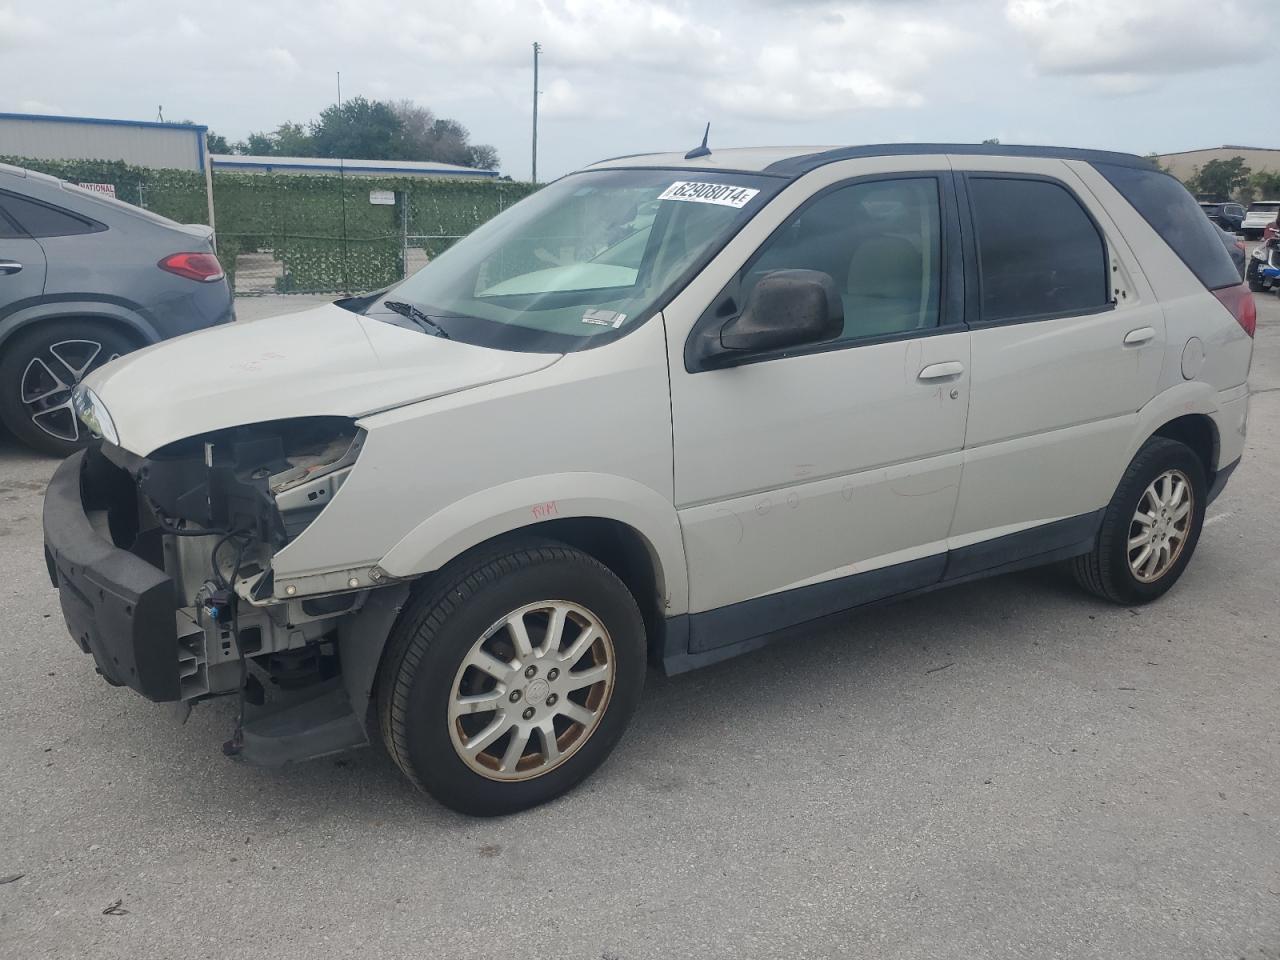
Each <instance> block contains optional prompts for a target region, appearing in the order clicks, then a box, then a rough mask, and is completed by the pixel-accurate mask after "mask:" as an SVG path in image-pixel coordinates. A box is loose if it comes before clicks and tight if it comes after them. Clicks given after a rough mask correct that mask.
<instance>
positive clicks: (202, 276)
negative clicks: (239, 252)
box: [156, 253, 225, 283]
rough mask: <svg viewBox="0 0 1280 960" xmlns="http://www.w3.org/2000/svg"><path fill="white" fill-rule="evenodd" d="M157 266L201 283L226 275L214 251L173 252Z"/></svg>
mask: <svg viewBox="0 0 1280 960" xmlns="http://www.w3.org/2000/svg"><path fill="white" fill-rule="evenodd" d="M156 266H158V267H159V268H160V269H161V270H168V271H169V272H170V273H176V274H177V275H178V276H180V277H186V278H187V279H188V280H198V281H200V282H201V283H212V282H213V281H215V280H221V279H222V278H223V277H224V276H225V274H224V273H223V272H222V264H220V263H219V262H218V258H217V257H215V256H214V255H213V254H212V253H171V254H169V256H167V257H165V258H164V259H163V260H161V261H160V262H159V263H158V264H156Z"/></svg>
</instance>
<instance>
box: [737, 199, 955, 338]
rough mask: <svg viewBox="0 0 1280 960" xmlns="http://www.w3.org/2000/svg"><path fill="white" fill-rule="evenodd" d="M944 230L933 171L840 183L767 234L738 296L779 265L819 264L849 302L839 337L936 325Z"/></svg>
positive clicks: (743, 299) (817, 267)
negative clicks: (769, 234) (927, 174)
mask: <svg viewBox="0 0 1280 960" xmlns="http://www.w3.org/2000/svg"><path fill="white" fill-rule="evenodd" d="M941 232H942V228H941V216H940V212H939V198H938V182H937V180H935V179H934V178H933V177H918V178H911V179H903V180H875V181H870V182H864V183H855V184H851V185H849V186H846V187H839V188H837V189H835V190H832V191H830V192H829V193H826V194H822V195H820V196H818V197H817V198H816V199H814V200H812V201H810V202H809V203H808V204H807V205H806V206H804V207H802V208H801V209H800V210H798V211H796V212H795V213H794V214H792V216H791V218H790V219H789V220H788V221H787V222H786V223H784V224H783V225H782V226H781V227H779V228H778V230H777V231H776V232H775V233H774V235H773V236H772V237H770V238H769V240H767V241H766V242H765V245H764V246H763V247H762V248H761V249H760V250H759V252H758V253H757V254H756V256H755V257H754V258H753V259H752V261H751V262H750V263H748V265H747V267H746V268H745V271H744V273H743V275H742V283H741V287H740V293H739V297H740V300H739V302H740V303H745V302H746V301H747V298H748V297H749V296H750V293H751V290H752V288H753V287H754V286H755V284H756V283H758V282H759V281H760V279H761V278H762V277H763V276H764V275H765V274H767V273H770V272H772V271H774V270H788V269H804V270H819V271H821V272H823V273H825V274H827V275H828V276H830V277H831V279H832V282H833V283H834V284H835V287H836V290H837V291H838V292H839V294H840V298H841V301H842V302H843V305H844V332H843V333H842V334H841V335H840V336H839V337H837V338H836V342H840V341H848V340H858V339H864V338H869V337H884V336H891V335H895V334H902V333H908V332H911V331H914V330H926V329H929V328H931V327H936V326H937V325H938V322H939V293H940V289H941V285H942V270H941V259H942V242H941Z"/></svg>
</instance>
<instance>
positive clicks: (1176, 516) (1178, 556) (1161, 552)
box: [1073, 437, 1208, 603]
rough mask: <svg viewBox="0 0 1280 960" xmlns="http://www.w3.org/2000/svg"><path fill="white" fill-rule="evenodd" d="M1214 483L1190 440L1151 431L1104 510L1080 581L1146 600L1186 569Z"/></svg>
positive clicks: (1115, 595)
mask: <svg viewBox="0 0 1280 960" xmlns="http://www.w3.org/2000/svg"><path fill="white" fill-rule="evenodd" d="M1207 493H1208V485H1207V483H1206V480H1205V474H1204V466H1203V465H1202V464H1201V462H1200V458H1199V457H1197V456H1196V455H1195V453H1193V452H1192V450H1191V449H1190V448H1189V447H1187V446H1186V445H1185V444H1182V443H1178V442H1177V441H1176V440H1169V439H1167V438H1165V437H1153V438H1151V439H1150V440H1148V441H1147V442H1146V443H1145V444H1144V445H1143V447H1142V449H1141V450H1139V451H1138V453H1137V455H1136V456H1135V457H1134V458H1133V461H1132V462H1131V463H1130V464H1129V468H1128V469H1127V470H1126V471H1125V474H1124V476H1123V477H1122V478H1121V480H1120V485H1119V486H1118V487H1117V488H1116V492H1115V495H1114V496H1113V497H1112V498H1111V503H1110V504H1109V505H1108V506H1107V509H1106V512H1105V514H1104V515H1103V520H1102V528H1101V530H1100V531H1099V533H1098V541H1097V544H1096V545H1095V546H1094V549H1093V550H1092V551H1091V552H1089V553H1087V554H1085V555H1084V556H1082V557H1077V558H1076V559H1075V560H1074V562H1073V568H1074V573H1075V577H1076V581H1077V582H1078V583H1079V584H1080V585H1081V586H1082V587H1084V588H1085V589H1086V590H1089V591H1090V592H1092V593H1095V594H1097V595H1098V596H1100V597H1105V598H1106V599H1108V600H1112V601H1115V602H1116V603H1147V602H1149V601H1151V600H1154V599H1156V598H1157V597H1159V596H1161V595H1162V594H1164V593H1165V592H1166V591H1167V590H1168V589H1169V588H1170V587H1172V586H1173V585H1174V584H1175V583H1176V582H1177V580H1178V578H1179V577H1180V576H1182V571H1183V570H1185V569H1186V566H1187V564H1188V563H1189V562H1190V560H1191V555H1192V554H1193V553H1194V552H1195V549H1196V543H1197V542H1198V541H1199V539H1200V529H1201V527H1202V525H1203V524H1204V511H1205V506H1206V503H1207V500H1206V495H1207Z"/></svg>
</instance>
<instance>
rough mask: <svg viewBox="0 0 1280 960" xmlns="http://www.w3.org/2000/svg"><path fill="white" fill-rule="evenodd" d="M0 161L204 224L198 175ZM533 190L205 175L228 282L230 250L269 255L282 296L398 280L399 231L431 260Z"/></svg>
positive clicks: (411, 180)
mask: <svg viewBox="0 0 1280 960" xmlns="http://www.w3.org/2000/svg"><path fill="white" fill-rule="evenodd" d="M0 161H3V162H5V163H12V164H16V165H18V166H24V167H28V168H30V169H32V170H40V171H43V172H45V173H50V174H53V175H54V176H56V177H61V178H63V179H64V180H71V181H79V182H85V183H111V184H114V185H115V188H116V196H117V197H118V198H119V199H121V200H126V201H128V202H130V203H136V204H138V205H139V206H143V207H146V208H147V209H148V210H153V211H155V212H156V213H159V214H162V215H163V216H166V217H170V218H171V219H174V220H177V221H179V222H181V223H207V222H208V207H207V203H206V200H205V182H204V174H202V173H197V172H194V171H187V170H152V169H148V168H144V167H133V166H129V165H128V164H125V163H120V162H115V161H106V160H74V161H66V160H30V159H23V158H20V157H0ZM535 189H537V188H536V187H534V186H533V185H532V184H528V183H515V182H512V181H501V180H500V181H494V180H485V181H476V180H444V179H440V180H437V179H424V178H416V177H364V176H351V177H346V178H343V177H335V176H329V175H310V174H286V173H264V174H254V173H230V172H219V171H215V172H214V174H213V199H214V215H215V220H216V223H217V229H218V254H219V258H220V259H222V261H223V265H224V267H225V268H226V270H227V273H228V275H230V276H232V277H233V278H234V275H235V259H236V256H237V255H238V254H240V253H250V252H254V251H268V250H269V251H270V252H271V254H272V256H273V257H274V259H275V260H277V261H279V262H280V263H282V264H283V268H284V276H283V277H281V278H278V279H277V281H276V287H277V289H280V290H283V291H288V292H303V291H315V292H322V291H323V292H329V291H340V290H350V291H360V290H369V289H375V288H377V287H380V286H386V285H387V284H388V283H393V282H394V281H396V280H398V279H399V278H400V277H401V276H403V270H404V263H403V256H402V248H401V243H402V233H403V232H406V228H407V233H408V234H409V235H410V240H409V243H410V244H412V245H414V246H420V247H422V248H423V249H425V250H426V251H427V253H428V255H431V256H434V255H435V254H437V253H439V252H440V251H441V250H443V249H445V248H446V247H448V246H449V245H450V244H451V243H453V238H456V237H459V236H465V235H466V234H468V233H470V232H471V231H472V230H474V229H475V228H476V227H478V226H479V225H480V224H482V223H484V222H485V221H486V220H488V219H489V218H490V217H492V216H494V215H495V214H497V213H499V212H500V211H502V210H503V209H505V208H506V207H508V206H510V205H511V204H513V203H515V202H517V201H519V200H521V199H523V198H524V197H526V196H528V195H529V194H531V193H532V192H533V191H534V190H535ZM371 190H391V191H394V192H395V193H396V203H395V205H386V206H383V205H376V204H371V203H370V202H369V192H370V191H371ZM344 200H345V203H344ZM414 237H418V238H420V239H414Z"/></svg>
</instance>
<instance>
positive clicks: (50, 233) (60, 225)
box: [0, 193, 106, 237]
mask: <svg viewBox="0 0 1280 960" xmlns="http://www.w3.org/2000/svg"><path fill="white" fill-rule="evenodd" d="M0 208H3V209H4V212H5V213H7V214H8V215H9V217H10V219H12V220H14V221H15V222H17V224H18V225H19V226H21V227H22V229H23V230H25V231H26V232H27V233H29V234H30V235H31V236H33V237H70V236H74V235H76V234H79V233H96V232H97V231H99V230H105V229H106V227H104V226H103V225H102V224H100V223H97V222H95V221H93V220H90V219H88V218H87V217H80V216H77V215H76V214H74V213H71V212H69V211H67V210H63V209H62V208H61V207H51V206H49V205H47V204H43V203H37V202H36V201H34V200H28V199H27V198H26V197H19V196H15V195H14V194H12V193H0Z"/></svg>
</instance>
